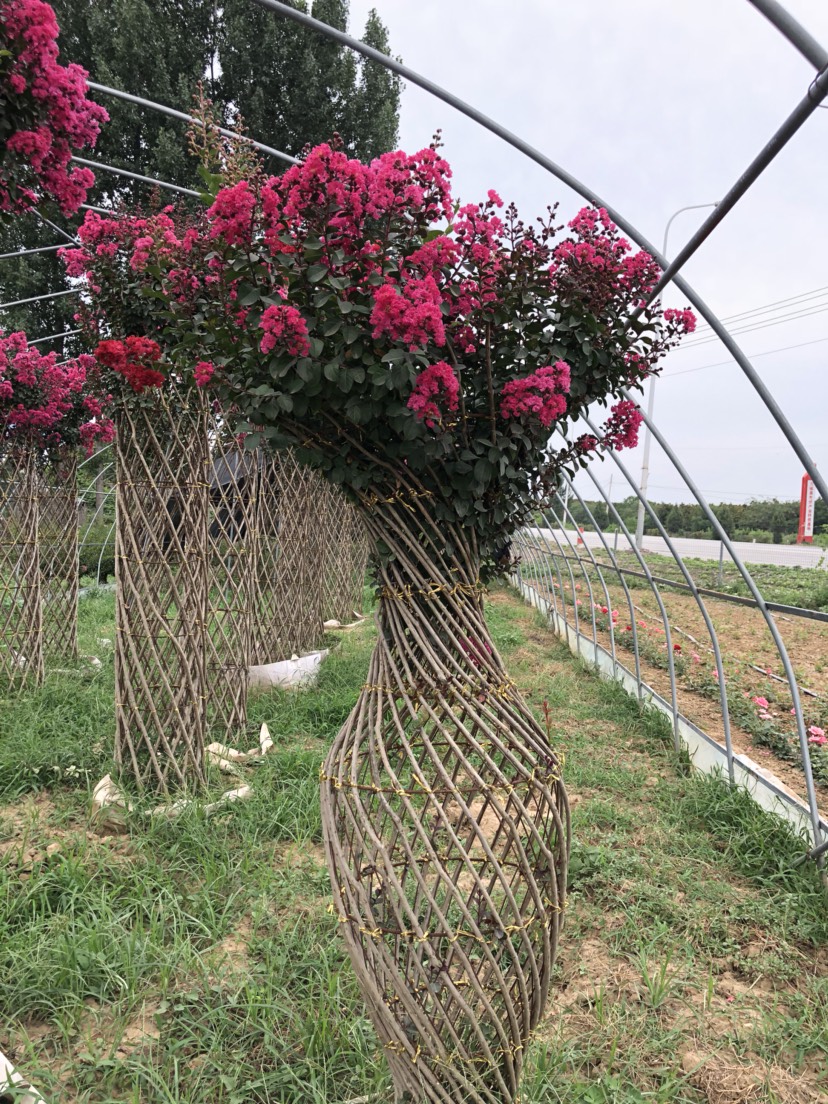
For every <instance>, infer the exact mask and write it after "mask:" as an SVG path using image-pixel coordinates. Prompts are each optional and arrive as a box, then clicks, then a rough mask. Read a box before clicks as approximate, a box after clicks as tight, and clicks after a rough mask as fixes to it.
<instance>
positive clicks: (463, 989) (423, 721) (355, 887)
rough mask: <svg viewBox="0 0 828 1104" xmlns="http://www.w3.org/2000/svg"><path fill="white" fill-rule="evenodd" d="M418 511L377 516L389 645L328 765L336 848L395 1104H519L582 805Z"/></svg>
mask: <svg viewBox="0 0 828 1104" xmlns="http://www.w3.org/2000/svg"><path fill="white" fill-rule="evenodd" d="M421 505H422V504H421V503H420V504H418V503H417V501H416V500H414V501H412V496H410V495H405V496H400V495H399V494H398V493H397V494H392V495H390V496H385V497H374V498H372V499H369V500H367V501H366V503H365V506H366V514H365V516H366V524H367V528H368V532H369V535H370V537H371V539H372V540H373V541H374V543H375V545H376V550H377V553H378V557H379V562H380V566H379V568H378V570H379V579H380V583H381V597H380V608H379V614H378V629H379V639H378V642H377V645H376V649H375V651H374V654H373V657H372V660H371V667H370V672H369V675H368V680H367V683H366V685H365V686H364V687H363V690H362V693H361V695H360V698H359V701H358V703H357V705H356V707H355V708H354V710H353V712H352V713H351V715H350V717H349V719H348V721H347V722H346V724H345V726H344V728H343V729H342V731H341V732H340V733H339V735H338V736H337V739H336V741H335V742H334V744H333V746H332V748H331V751H330V753H329V755H328V758H327V760H326V763H325V766H324V768H323V774H322V817H323V829H324V835H325V845H326V850H327V857H328V864H329V868H330V873H331V879H332V885H333V893H334V907H335V909H336V911H337V912H338V914H339V920H340V924H341V931H342V933H343V935H344V938H345V940H346V943H347V946H348V951H349V953H350V957H351V961H352V963H353V966H354V969H355V971H356V974H357V978H358V981H359V984H360V987H361V989H362V992H363V995H364V997H365V1001H366V1004H367V1006H368V1011H369V1014H370V1016H371V1018H372V1020H373V1022H374V1024H375V1026H376V1030H377V1033H378V1035H379V1038H380V1040H381V1043H382V1045H383V1047H384V1049H385V1054H386V1056H387V1060H388V1063H389V1066H390V1069H391V1073H392V1077H393V1081H394V1086H395V1090H396V1098H397V1100H398V1101H403V1100H406V1101H414V1102H418V1104H419V1102H420V1101H429V1102H435V1104H436V1102H439V1104H504V1102H513V1101H515V1100H516V1099H517V1094H518V1083H519V1078H520V1073H521V1067H522V1063H523V1059H524V1054H525V1048H526V1046H527V1043H528V1041H529V1038H530V1035H531V1032H532V1031H533V1029H534V1028H535V1026H536V1025H537V1024H538V1022H539V1020H540V1018H541V1016H542V1014H543V1009H544V1005H545V1002H546V998H547V993H548V989H549V979H550V972H551V969H552V965H553V961H554V956H555V949H556V944H557V939H558V933H559V930H560V926H561V920H562V909H563V905H564V894H565V886H566V865H567V859H568V850H569V816H568V807H567V801H566V794H565V791H564V787H563V783H562V781H561V764H560V760H559V758H558V756H556V754H555V752H554V750H553V749H552V748H551V746H550V745H549V742H548V739H547V736H546V734H545V732H544V730H543V729H542V728H541V727H540V726H539V724H538V722H537V721H536V719H535V718H534V716H533V715H532V713H531V712H530V710H529V709H528V708H527V706H526V705H525V704H524V702H523V701H522V700H521V698H520V696H519V694H518V693H517V690H516V689H515V686H514V684H513V683H512V681H511V680H510V678H509V676H508V674H507V673H506V670H505V669H504V666H503V664H502V661H501V660H500V657H499V656H498V654H497V652H496V650H495V648H494V646H493V644H492V642H491V639H490V636H489V633H488V630H487V628H486V624H485V621H484V618H483V603H482V594H481V587H480V582H479V578H478V571H477V563H476V557H475V555H474V552H473V549H472V548H471V547H470V546H469V543H468V541H467V539H466V537H465V535H464V534H463V533H462V532H459V531H458V532H454V533H451V532H449V533H448V534H446V529H445V526H444V527H443V530H442V536H441V537H440V538H439V539H438V537H437V534H436V531H435V529H434V528H433V523H432V522H431V521H430V519H429V517H428V515H427V513H425V512H424V511H422V510H421V508H420V506H421ZM447 538H448V542H449V544H452V543H453V554H452V556H451V558H450V559H449V558H448V557H447V555H446V553H445V552H444V549H445V547H446V539H447ZM389 552H390V556H389Z"/></svg>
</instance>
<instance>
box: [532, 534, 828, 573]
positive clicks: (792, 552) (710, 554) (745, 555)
mask: <svg viewBox="0 0 828 1104" xmlns="http://www.w3.org/2000/svg"><path fill="white" fill-rule="evenodd" d="M534 532H535V533H537V534H538V536H544V535H545V536H546V537H547V539H548V540H550V541H551V543H552V544H553V545H554V544H555V541H554V539H553V537H552V533H553V532H554V534H555V535H556V536H557V537H558V540H559V541H560V542H561V545H562V547H563V549H564V551H565V552H569V551H570V542H571V544H573V545H574V544H575V543H576V540H577V537H578V534H577V533H575V532H574V530H571V529H570V530H567V531H566V534H564V533H563V531H562V530H560V529H555V530H549V529H535V530H534ZM581 540H582V541H583V542H584V543H585V544H587V545H588V546H589V547H590V548H592V549H595V548H600V549H602V548H603V544H602V542H601V538H600V537H599V536H598V534H597V533H592V532H584V533H582V534H581ZM605 540H606V541H607V543H608V544H609V547H610V548H611V549H613V550H616V549H617V550H618V551H619V552H626V551H629V549H630V544H629V542H628V541H627V538H626V537H625V536H623V535H622V534H621V533H618V534H615V533H607V534H605ZM672 543H673V544H674V545H675V547H676V550H677V551H678V553H679V555H680V556H681V557H682V558H685V557H689V558H695V559H699V560H718V559H719V556H720V553H721V545H720V544H719V541H715V540H690V539H689V538H687V537H673V538H672ZM734 548H735V549H736V553H737V555H738V556H739V557H740V558H741V559H742V561H743V562H744V563H753V564H777V565H778V566H780V567H821V568H823V569H824V570H828V549H825V548H817V547H816V546H815V545H813V546H811V545H796V544H757V543H755V542H748V541H735V542H734ZM644 551H645V552H653V553H655V554H657V555H662V556H670V557H671V558H672V554H671V552H670V550H669V548H668V547H667V543H666V541H665V540H664V539H663V538H662V537H645V538H644ZM724 559H725V562H726V563H728V562H730V556H729V554H728V553H727V551H726V550H725V553H724Z"/></svg>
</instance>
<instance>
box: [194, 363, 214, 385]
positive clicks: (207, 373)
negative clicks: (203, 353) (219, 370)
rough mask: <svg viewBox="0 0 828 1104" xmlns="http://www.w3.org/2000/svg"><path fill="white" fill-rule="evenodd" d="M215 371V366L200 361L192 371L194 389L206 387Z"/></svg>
mask: <svg viewBox="0 0 828 1104" xmlns="http://www.w3.org/2000/svg"><path fill="white" fill-rule="evenodd" d="M215 370H216V366H215V364H212V363H211V362H210V361H209V360H200V361H199V362H198V364H197V365H196V366H195V368H194V369H193V379H194V380H195V382H196V387H206V386H207V384H208V383H209V382H210V380H211V379H212V378H213V375H214V373H215Z"/></svg>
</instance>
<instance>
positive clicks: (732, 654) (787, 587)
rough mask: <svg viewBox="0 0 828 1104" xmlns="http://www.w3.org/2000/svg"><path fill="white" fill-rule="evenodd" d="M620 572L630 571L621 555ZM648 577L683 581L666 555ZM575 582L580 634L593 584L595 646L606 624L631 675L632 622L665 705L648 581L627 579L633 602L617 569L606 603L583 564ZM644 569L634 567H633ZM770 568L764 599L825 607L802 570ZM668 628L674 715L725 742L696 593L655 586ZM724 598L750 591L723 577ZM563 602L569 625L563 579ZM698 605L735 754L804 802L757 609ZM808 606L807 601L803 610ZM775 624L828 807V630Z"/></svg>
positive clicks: (788, 719) (609, 576)
mask: <svg viewBox="0 0 828 1104" xmlns="http://www.w3.org/2000/svg"><path fill="white" fill-rule="evenodd" d="M619 563H621V565H622V566H623V567H628V566H631V565H629V564H627V562H626V560H623V559H622V557H620V556H619ZM648 563H649V566H650V568H651V570H652V572H653V574H654V575H656V576H658V577H660V578H673V579H678V578H680V575H679V571H678V567H677V565H676V564H674V563H672V562H667V561H666V560H665V559H664V558H663V557H656V556H651V557H648ZM700 563H701V561H692V562H691V563H690V564H689V570H690V571H691V574H692V576H693V578H694V580H695V582H696V583H697V585H698V586H700V587H708V588H710V589H719V590H721V589H722V588H720V587H718V586H717V583H716V580H715V578H709V577H708V576H709V574H710V572H713V573H715V572H716V571H717V567H716V565H709V564H706V565H703V569H701V570H700V568H699V565H700ZM570 566H572V568H573V573H574V574H575V579H576V580H580V581H576V583H575V587H576V590H575V595H576V602H577V603H578V614H579V620H580V625H581V629H582V631H583V632H585V633H587V635H591V633H592V612H591V609H590V596H589V586H588V585H587V581H586V580H587V579H588V580H589V584H590V585H591V586H592V599H591V601H592V603H593V604H594V607H595V611H594V612H595V627H596V631H597V635H598V640H599V642H600V643H601V644H603V645H604V647H606V648H608V649H609V648H610V633H609V624H610V619H611V618H612V621H613V635H614V639H615V646H616V648H617V649H618V652H619V657H620V658H621V660H622V662H624V663H625V664H626V665H627V666H629V667H630V668H632V667H633V664H634V641H633V635H632V622H633V621H634V622H635V626H636V630H637V635H638V648H639V654H640V662H641V673H642V677H643V678H644V680H645V681H646V682H648V683H649V684H650V685H651V686H652V687H653V688H654V689H655V690H657V691H658V692H659V693H660V694H661V695H662V696H663V697H664V698H666V699H667V700H668V701H669V700H670V678H669V673H668V664H667V653H666V639H665V632H664V626H663V620H662V615H661V612H660V609H659V606H658V602H657V601H656V598H655V596H654V595H653V592H652V590H651V588H650V586H649V584H648V583H647V582H646V580H645V579H643V578H641V579H639V578H637V577H636V576H630V575H627V576H625V578H626V582H627V586H628V588H629V590H630V598H631V600H632V607H633V608H632V610H630V602H629V600H628V598H627V595H626V594H625V593H624V590H623V588H622V587H621V586H620V585H619V583H618V576H617V574H616V573H615V572H614V571H610V570H606V571H604V572H603V576H604V581H605V582H606V584H607V591H608V594H609V599H610V602H609V605H607V595H605V593H604V590H603V587H602V585H601V581H600V579H599V577H598V573H597V571H596V570H595V569H594V568H593V567H591V566H590V565H589V564H588V563H586V564H584V565H583V566H584V567H585V569H586V579H585V578H584V575H583V572H582V571H581V569H580V568H579V567H578V565H577V563H576V562H575V561H574V559H573V560H572V563H571V565H570ZM636 568H637V569H638V570H639V571H640V565H638V564H636ZM768 570H769V571H770V575H769V576H768V577H767V578H764V577H763V578H762V579H761V580H760V585H761V587H762V592H763V594H764V595H765V598H766V600H767V601H770V602H778V603H780V604H785V605H793V604H802V607H803V608H817V607H816V606H812V605H811V603H813V602H818V601H821V600H822V598H821V594H820V592H819V591H818V590H814V585H815V584H814V583H813V581H809V580H808V579H807V578H805V577H806V576H808V575H809V574H818V575H820V576H822V575H824V573H823V572H813V573H809V572H803V571H801V570H800V569H798V568H771V569H766V568H762V569H760V571H768ZM552 586H553V590H554V591H555V593H556V594H557V593H560V582H559V581H558V582H556V580H555V577H554V575H553V582H552ZM659 590H660V593H661V597H662V600H663V602H664V606H665V609H666V611H667V616H668V619H669V623H670V630H671V635H672V647H673V661H674V665H675V672H676V681H677V699H678V706H679V710H680V711H681V712H682V713H683V714H684V715H685V716H686V717H688V718H689V719H690V720H691V721H694V722H695V723H696V724H697V725H698V726H699V727H700V728H702V729H703V730H704V731H705V732H708V733H709V734H710V735H711V736H713V737H715V738H716V739H718V740H719V741H720V742H724V727H723V724H722V713H721V694H720V690H719V685H718V681H717V672H716V667H715V662H714V655H713V649H712V647H711V643H710V634H709V632H708V630H707V627H706V625H705V622H704V618H703V616H702V614H701V611H700V609H699V607H698V605H697V603H696V600H695V599H694V598H693V596H692V595H691V594H690V593H688V592H687V591H684V590H677V589H674V588H671V587H669V586H660V587H659ZM724 590H725V592H726V593H734V594H740V595H742V592H743V591H744V594H746V593H747V588H746V587H745V586H744V583H741V582H740V583H738V584H737V583H736V581H735V580H733V579H728V578H727V577H726V578H725V584H724ZM564 597H565V600H566V603H567V606H568V610H569V613H568V616H569V617H570V619H572V610H571V605H572V601H571V599H572V592H571V585H570V582H569V579H568V576H566V578H565V581H564ZM704 603H705V606H706V608H707V611H708V613H709V615H710V619H711V621H712V623H713V627H714V629H715V631H716V635H717V637H718V641H719V646H720V648H721V651H722V661H723V667H724V673H725V685H726V691H727V699H728V708H729V711H730V719H731V733H732V738H733V744H734V748H735V750H736V751H739V752H744V753H746V754H748V755H750V756H751V757H752V758H754V759H756V760H757V761H758V762H759V763H760V764H762V765H763V766H767V767H769V768H770V769H771V770H773V771H774V773H776V774H777V775H778V776H779V777H780V778H781V779H782V780H783V781H784V782H785V784H786V785H787V786H789V788H790V789H792V790H793V791H794V792H796V793H798V794H799V795H800V796H804V793H805V790H804V777H803V773H802V766H801V763H802V759H801V754H800V749H799V741H798V738H797V734H796V723H795V719H794V717H793V716H792V715H791V708H792V700H791V694H790V690H789V688H788V683H787V679H786V678H785V677H784V675H785V672H784V669H783V666H782V662H781V660H780V657H779V653H778V651H777V649H776V645H775V644H774V642H773V639H772V637H771V634H770V631H769V630H768V627H767V625H766V623H765V621H764V618H763V617H762V614H761V613H760V612H759V610H757V609H755V608H753V607H751V606H748V605H742V604H736V603H732V602H728V601H726V600H723V599H719V598H716V597H714V596H711V595H707V594H706V595H704ZM805 603H809V605H806V604H805ZM772 616H773V618H774V622H775V624H776V626H777V629H778V630H779V634H780V636H781V637H782V640H783V641H784V644H785V647H786V649H787V651H788V654H789V656H790V658H791V663H792V665H793V669H794V673H795V675H796V678H797V681H798V684H799V686H800V690H801V694H802V706H803V710H804V714H805V724H806V728H808V730H809V732H810V734H811V735H810V737H809V739H810V740H811V743H810V745H809V749H810V758H811V765H812V769H813V773H814V779H815V782H816V784H817V788H818V792H819V795H820V800H821V802H822V807H823V808H825V807H826V806H828V738H826V736H825V733H826V731H828V623H826V622H825V621H821V620H813V619H810V618H807V617H799V616H791V615H789V614H787V613H782V612H779V611H776V612H773V613H772Z"/></svg>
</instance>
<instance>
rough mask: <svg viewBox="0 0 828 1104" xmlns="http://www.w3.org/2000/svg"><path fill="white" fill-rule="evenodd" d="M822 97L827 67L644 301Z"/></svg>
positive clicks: (655, 292)
mask: <svg viewBox="0 0 828 1104" xmlns="http://www.w3.org/2000/svg"><path fill="white" fill-rule="evenodd" d="M826 96H828V68H826V69H824V70H823V72H822V73H820V74H819V76H818V77H816V79H815V80H814V81H813V82H812V83H811V85H810V87H809V88H808V91H807V92H806V94H805V96H804V98H803V99H802V100H800V101H799V103H798V104H797V105H796V107H795V108H794V110H793V111H792V112H791V114H790V115H789V116H788V118H787V119H786V120H785V122H784V123H783V124H782V126H781V127H780V128H779V129H778V130H777V131H776V133H775V134H774V135H773V137H772V138H771V139H770V141H769V142H767V143H766V144H765V146H764V148H763V149H761V150H760V151H759V153H758V154H757V156H756V157H755V158H754V159H753V161H751V163H750V164H749V165H748V167H747V168H746V169H745V171H744V172H743V173H742V174H741V176H740V177H739V179H738V180H737V181H736V183H735V184H733V185H732V186H731V187H730V188H729V189H728V191H727V193H726V194H725V195H724V196H722V198H721V199H720V200H719V202H718V203H717V204H716V206H715V208H714V210H713V213H712V214H710V215H708V216H707V218H706V219H705V220H704V222H703V223H702V224H701V226H700V227H699V228H698V230H697V231H696V232H695V234H693V236H692V237H691V238H690V239H689V240H688V241H687V242H686V243H685V245H683V246H682V248H681V249H680V250H679V251H678V253H677V254H676V256H675V258H674V259H673V260H672V261H670V262H669V263H668V265H667V267H666V268H665V269H664V272H663V273H662V275H661V279H660V280H659V281H658V283H657V284H656V285H655V287H654V288H653V290H652V291H651V292H649V294H648V295H647V296H646V300H645V301H646V302H647V303H652V302H653V300H654V299H657V298H658V296H659V295H660V293H661V292H662V290H663V289H664V288H665V287H666V286H667V284H669V283H670V281H671V280H672V279H673V277H674V276H675V275H676V273H677V272H679V271H680V270H681V269H682V268H683V267H684V265H685V264H686V263H687V261H689V260H690V258H691V257H692V256H693V254H694V253H695V252H696V251H697V250H698V249H699V247H700V246H701V245H702V244H703V243H704V242H705V241H706V240H707V239H708V238H709V237H710V235H711V234H712V233H713V231H714V230H715V229H716V227H717V226H718V225H719V223H720V222H721V221H722V219H723V218H724V217H725V215H727V214H728V212H729V211H732V210H733V208H734V207H735V206H736V204H737V203H738V202H739V200H740V199H741V198H742V196H743V195H744V194H745V192H746V191H747V190H748V188H750V186H751V184H753V183H755V181H756V180H758V179H759V177H760V176H761V175H762V173H763V172H764V171H765V169H766V168H767V167H768V165H770V163H771V162H772V161H773V160H774V158H775V157H777V155H778V154H780V153H781V152H782V150H783V149H784V148H785V146H786V145H787V144H788V142H789V141H790V140H791V138H793V136H794V135H795V134H796V132H797V131H798V130H799V129H800V128H801V127H802V125H803V123H805V122H806V121H807V120H808V119H809V118H810V117H811V115H813V113H814V112H815V111H816V109H817V108H818V107H819V105H820V103H821V102H822V100H824V99H825V97H826ZM659 263H660V262H659ZM643 310H644V307H643V306H639V307H637V308H636V310H635V311H634V312H633V314H632V315H631V316H630V321H632V320H633V319H635V318H637V317H638V316H639V315H640V314H641V312H642V311H643Z"/></svg>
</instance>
